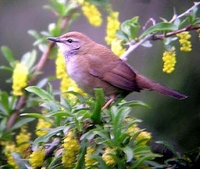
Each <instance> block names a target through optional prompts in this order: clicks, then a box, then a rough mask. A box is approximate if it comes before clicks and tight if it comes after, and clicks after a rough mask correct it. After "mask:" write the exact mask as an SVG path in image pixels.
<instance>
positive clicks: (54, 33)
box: [48, 23, 61, 36]
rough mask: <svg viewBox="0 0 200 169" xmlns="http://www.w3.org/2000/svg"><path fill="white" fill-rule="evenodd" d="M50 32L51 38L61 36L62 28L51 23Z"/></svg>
mask: <svg viewBox="0 0 200 169" xmlns="http://www.w3.org/2000/svg"><path fill="white" fill-rule="evenodd" d="M48 30H49V32H50V34H51V36H59V35H60V31H61V30H60V28H59V27H58V26H57V25H56V24H55V23H50V24H49V26H48Z"/></svg>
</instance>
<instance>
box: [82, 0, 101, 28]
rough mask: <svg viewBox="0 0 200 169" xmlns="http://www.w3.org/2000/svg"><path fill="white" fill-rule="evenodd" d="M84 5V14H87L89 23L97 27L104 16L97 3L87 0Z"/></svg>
mask: <svg viewBox="0 0 200 169" xmlns="http://www.w3.org/2000/svg"><path fill="white" fill-rule="evenodd" d="M82 5H83V6H82V11H83V14H84V15H85V16H86V18H87V19H88V21H89V23H90V24H91V25H93V26H96V27H98V26H101V24H102V16H101V13H100V12H99V10H98V8H97V7H96V6H95V5H93V4H91V3H89V2H85V1H84V2H83V3H82Z"/></svg>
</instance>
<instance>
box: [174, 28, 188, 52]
mask: <svg viewBox="0 0 200 169" xmlns="http://www.w3.org/2000/svg"><path fill="white" fill-rule="evenodd" d="M176 36H177V37H179V43H180V44H181V48H180V50H181V51H183V52H190V51H191V50H192V44H191V42H190V41H189V39H190V38H191V35H190V34H189V32H181V33H179V34H177V35H176Z"/></svg>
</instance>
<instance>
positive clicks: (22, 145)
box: [16, 126, 31, 157]
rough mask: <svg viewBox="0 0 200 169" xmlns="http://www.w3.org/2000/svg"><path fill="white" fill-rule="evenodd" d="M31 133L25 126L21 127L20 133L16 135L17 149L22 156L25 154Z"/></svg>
mask: <svg viewBox="0 0 200 169" xmlns="http://www.w3.org/2000/svg"><path fill="white" fill-rule="evenodd" d="M30 137H31V133H29V132H28V131H27V126H23V127H21V130H20V133H19V134H18V135H17V136H16V143H17V151H18V152H20V153H21V154H22V155H23V156H24V157H25V156H26V155H27V154H26V153H25V152H27V149H28V148H29V147H30Z"/></svg>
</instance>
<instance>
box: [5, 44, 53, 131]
mask: <svg viewBox="0 0 200 169" xmlns="http://www.w3.org/2000/svg"><path fill="white" fill-rule="evenodd" d="M54 45H55V43H54V42H51V43H50V44H49V46H48V48H47V50H46V52H44V53H43V55H42V57H41V59H40V60H39V62H38V64H37V67H36V69H35V72H34V74H35V76H33V78H32V79H30V81H29V83H28V85H33V84H34V83H35V80H36V78H37V77H38V75H39V74H38V72H40V71H41V70H42V69H43V67H44V65H45V64H46V62H47V60H48V56H49V53H50V52H51V50H52V48H53V46H54ZM25 103H26V96H25V95H23V96H21V97H20V98H19V100H18V103H17V106H16V111H15V112H14V113H13V114H12V115H11V117H10V118H9V120H8V123H7V126H6V129H7V130H9V129H10V128H11V127H12V126H13V124H14V122H15V120H16V119H17V117H18V116H19V114H20V113H21V111H20V110H21V108H22V107H23V106H24V104H25Z"/></svg>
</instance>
